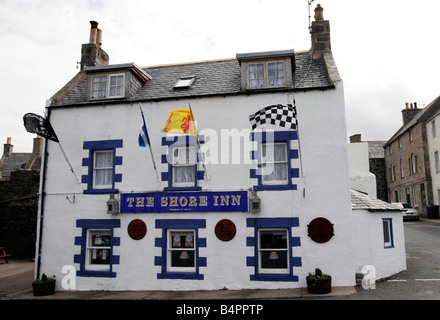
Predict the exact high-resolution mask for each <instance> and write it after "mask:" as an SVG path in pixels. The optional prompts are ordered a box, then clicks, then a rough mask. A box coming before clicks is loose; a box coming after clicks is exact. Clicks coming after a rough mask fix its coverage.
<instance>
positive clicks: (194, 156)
mask: <svg viewBox="0 0 440 320" xmlns="http://www.w3.org/2000/svg"><path fill="white" fill-rule="evenodd" d="M182 149H185V152H186V154H187V155H188V156H189V158H188V161H189V162H190V163H184V164H180V163H176V160H175V157H174V154H175V151H176V150H178V152H179V150H182ZM169 150H170V151H171V159H172V163H171V165H172V167H173V168H172V170H173V173H172V175H173V181H172V185H173V187H193V186H194V184H195V182H196V180H197V172H196V164H197V154H196V147H195V146H173V147H171V148H170V149H169ZM191 154H192V156H191ZM192 160H193V162H191V161H192ZM183 167H185V168H191V169H192V170H193V171H194V173H193V174H194V180H193V181H185V182H177V181H176V177H177V174H176V173H177V172H176V171H177V170H179V168H183Z"/></svg>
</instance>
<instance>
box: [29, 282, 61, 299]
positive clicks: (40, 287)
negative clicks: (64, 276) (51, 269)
mask: <svg viewBox="0 0 440 320" xmlns="http://www.w3.org/2000/svg"><path fill="white" fill-rule="evenodd" d="M55 281H56V280H54V281H48V282H42V283H32V291H33V292H34V296H47V295H50V294H54V293H55Z"/></svg>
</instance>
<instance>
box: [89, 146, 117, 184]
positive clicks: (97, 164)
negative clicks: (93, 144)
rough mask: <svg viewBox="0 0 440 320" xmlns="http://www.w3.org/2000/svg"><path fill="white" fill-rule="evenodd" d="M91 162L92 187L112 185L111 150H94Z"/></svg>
mask: <svg viewBox="0 0 440 320" xmlns="http://www.w3.org/2000/svg"><path fill="white" fill-rule="evenodd" d="M94 158H95V159H94V160H95V161H94V164H93V187H94V188H97V189H104V188H111V187H112V185H113V150H105V151H95V153H94Z"/></svg>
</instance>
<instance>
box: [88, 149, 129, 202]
mask: <svg viewBox="0 0 440 320" xmlns="http://www.w3.org/2000/svg"><path fill="white" fill-rule="evenodd" d="M122 146H123V141H122V140H103V141H85V142H84V145H83V149H84V150H88V153H89V155H88V157H87V158H83V159H82V165H83V167H87V174H85V175H83V176H82V177H81V178H82V179H81V182H82V183H86V184H87V189H86V190H84V193H86V194H90V193H116V192H118V189H116V187H115V184H116V183H118V182H122V174H120V173H117V166H119V165H122V157H120V156H117V149H118V148H122Z"/></svg>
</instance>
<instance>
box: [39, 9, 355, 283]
mask: <svg viewBox="0 0 440 320" xmlns="http://www.w3.org/2000/svg"><path fill="white" fill-rule="evenodd" d="M316 11H317V15H316V16H315V19H316V21H314V22H313V24H312V50H311V51H305V52H299V53H298V52H294V51H293V50H284V51H273V52H263V53H248V54H237V57H236V58H233V59H226V60H218V61H207V62H199V63H189V64H178V65H165V66H156V67H148V68H140V67H138V66H137V65H136V64H134V63H128V64H120V65H108V55H107V54H106V53H105V52H104V51H103V50H102V49H101V47H100V45H98V44H96V41H95V35H96V34H98V36H99V34H100V32H99V31H100V30H99V29H97V23H92V30H91V43H89V44H85V45H83V49H82V53H83V59H82V70H81V71H80V72H79V73H78V74H77V75H76V76H75V77H74V78H73V79H72V80H71V81H70V82H69V83H68V84H67V85H66V86H65V87H64V88H63V89H61V90H60V91H59V92H58V93H57V94H55V95H54V96H53V97H52V99H51V103H50V105H49V106H48V107H47V110H48V118H49V120H50V122H51V124H52V126H53V128H54V130H55V131H56V134H57V136H58V138H59V140H60V142H61V144H62V147H63V150H64V151H65V154H66V155H67V157H68V159H69V162H70V164H71V166H72V169H73V172H74V173H75V174H76V175H77V179H75V176H74V175H72V174H70V173H69V172H68V171H69V167H68V165H67V163H66V161H65V159H64V156H63V153H62V150H61V148H59V146H57V143H55V142H53V141H47V143H46V145H45V151H46V157H45V168H44V172H43V174H42V176H43V177H42V182H44V183H42V184H41V188H42V192H41V193H42V199H41V210H40V215H41V219H42V224H41V226H40V228H39V231H42V232H41V234H40V238H39V240H38V244H39V253H40V255H38V256H37V261H36V264H37V271H36V272H37V273H38V274H41V273H46V274H48V275H52V274H55V275H56V276H57V277H58V278H59V279H62V278H63V276H64V274H62V273H61V272H62V269H63V267H64V266H66V265H67V266H69V265H70V266H73V267H74V268H75V270H76V289H78V290H214V289H223V288H228V289H243V288H248V289H258V288H266V289H276V288H299V287H305V285H306V281H305V277H306V276H307V274H308V273H309V272H313V271H314V269H315V268H316V267H319V268H321V269H322V270H323V272H325V273H328V274H330V275H332V284H333V286H354V285H355V272H356V262H355V261H354V254H353V221H352V210H351V201H350V179H349V172H348V160H347V146H346V141H347V137H346V126H345V106H344V91H343V82H342V81H341V78H340V77H339V75H338V72H337V69H336V66H335V64H334V61H333V57H332V53H331V51H330V35H329V22H328V21H326V20H323V18H322V8H321V7H320V6H318V8H317V10H316ZM98 43H100V41H98ZM277 105H282V106H288V105H296V108H297V110H296V111H297V121H298V128H296V129H290V128H286V127H283V126H280V125H272V124H264V125H261V126H259V127H258V128H257V129H255V130H251V124H250V121H249V116H250V115H253V114H255V112H257V111H258V110H260V109H263V108H266V107H268V106H277ZM189 106H190V107H191V109H192V112H193V114H194V118H195V120H196V123H197V129H198V133H199V137H198V138H199V139H197V137H196V136H193V135H189V134H172V133H165V132H163V131H162V129H163V127H164V125H165V122H166V121H167V119H168V117H169V113H170V112H172V111H175V110H177V109H181V108H188V107H189ZM139 107H141V108H142V110H143V113H144V115H145V121H146V125H147V128H148V134H149V139H150V142H151V151H152V152H151V153H150V149H149V148H143V147H140V146H139V141H138V136H139V132H140V130H141V128H142V125H143V119H142V116H141V111H140V108H139ZM261 129H271V130H265V131H261ZM237 142H239V143H237ZM273 150H274V151H273ZM152 156H153V158H152ZM153 159H154V163H153ZM155 166H156V169H155ZM261 167H265V168H270V167H273V168H274V169H275V170H274V171H273V172H271V173H269V172H268V171H267V172H266V171H265V170H266V169H263V171H264V172H263V173H264V175H262V174H261V173H260V171H261ZM158 178H159V179H158ZM77 180H78V181H77ZM250 190H253V192H254V193H256V195H257V196H258V197H259V198H260V201H261V202H260V203H261V209H260V210H256V211H257V212H254V210H252V208H249V206H250V203H251V198H252V197H253V196H254V194H253V192H251V191H250ZM109 201H110V202H111V201H116V202H117V203H118V205H117V206H115V207H110V208H109V207H108V202H109ZM115 208H116V209H115ZM113 209H115V211H116V212H117V213H115V212H114V213H112V210H113ZM109 212H110V213H109ZM63 289H65V288H63V287H62V283H61V281H59V282H57V290H63Z"/></svg>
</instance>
